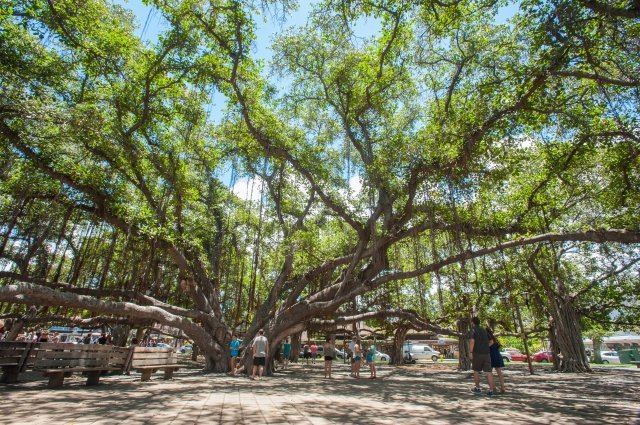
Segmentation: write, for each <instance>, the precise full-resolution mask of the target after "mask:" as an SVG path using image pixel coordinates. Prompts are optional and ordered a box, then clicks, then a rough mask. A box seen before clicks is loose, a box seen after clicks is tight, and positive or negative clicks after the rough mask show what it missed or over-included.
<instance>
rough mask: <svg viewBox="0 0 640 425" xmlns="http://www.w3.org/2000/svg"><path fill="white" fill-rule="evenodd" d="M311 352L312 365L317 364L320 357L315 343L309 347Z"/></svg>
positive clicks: (312, 342)
mask: <svg viewBox="0 0 640 425" xmlns="http://www.w3.org/2000/svg"><path fill="white" fill-rule="evenodd" d="M309 351H311V364H316V358H317V357H318V346H317V345H316V342H315V341H311V347H309Z"/></svg>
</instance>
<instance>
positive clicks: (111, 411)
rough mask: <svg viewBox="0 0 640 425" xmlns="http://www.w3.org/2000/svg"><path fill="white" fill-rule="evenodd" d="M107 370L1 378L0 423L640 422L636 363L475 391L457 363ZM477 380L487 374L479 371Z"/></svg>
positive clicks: (542, 374) (511, 378)
mask: <svg viewBox="0 0 640 425" xmlns="http://www.w3.org/2000/svg"><path fill="white" fill-rule="evenodd" d="M161 376H162V375H161V373H158V374H156V375H154V377H153V379H152V381H150V382H140V380H139V378H140V377H139V375H137V374H132V375H131V376H124V375H113V376H106V377H103V378H102V379H101V384H100V385H99V386H97V387H86V386H84V380H83V378H82V377H81V376H73V377H71V378H67V379H66V380H65V385H64V387H63V388H62V389H57V390H49V389H47V388H46V381H44V380H42V378H41V377H39V376H37V375H33V374H31V375H25V376H24V377H23V378H24V379H21V381H22V382H21V383H19V384H15V385H0V425H8V424H12V425H13V424H30V425H35V424H47V425H53V424H74V425H77V424H116V423H117V424H120V423H130V424H139V423H145V424H196V423H197V424H209V423H216V424H227V423H228V424H265V423H269V424H271V423H273V424H366V425H371V424H394V425H399V424H402V425H405V424H633V425H640V369H635V368H633V369H630V368H626V369H623V368H602V369H596V371H594V373H591V374H564V373H553V372H550V371H549V369H548V368H538V369H537V374H536V375H534V376H530V375H528V374H527V373H526V369H525V366H524V365H523V364H522V365H514V364H513V363H512V364H510V365H509V366H508V367H507V370H506V380H507V393H506V394H504V395H498V396H494V397H491V398H490V397H488V396H486V395H485V394H482V395H478V396H474V395H473V394H472V393H471V388H472V386H473V380H472V377H471V374H469V373H467V372H458V371H456V370H455V365H453V364H432V363H427V364H418V365H413V366H410V367H393V366H386V365H384V366H380V367H379V378H378V379H366V377H367V376H368V372H366V371H364V373H363V374H362V376H363V378H361V379H354V378H350V377H349V369H348V365H345V364H342V363H337V364H336V365H335V372H334V377H333V379H331V380H328V379H323V376H322V365H321V364H316V365H310V366H305V365H294V366H292V367H291V368H290V369H288V370H285V371H280V372H277V373H276V374H275V375H274V376H273V377H268V378H265V379H263V380H260V381H252V380H249V379H247V378H246V377H229V376H226V375H219V374H204V373H202V372H201V371H200V370H197V369H185V370H181V371H180V372H178V373H177V374H176V375H175V379H173V380H170V381H164V380H162V379H161ZM483 389H486V383H485V381H484V380H483Z"/></svg>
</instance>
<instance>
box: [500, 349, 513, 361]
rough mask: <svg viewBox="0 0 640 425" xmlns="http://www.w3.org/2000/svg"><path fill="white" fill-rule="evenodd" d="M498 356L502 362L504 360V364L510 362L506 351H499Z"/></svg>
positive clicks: (509, 356) (509, 355) (509, 354)
mask: <svg viewBox="0 0 640 425" xmlns="http://www.w3.org/2000/svg"><path fill="white" fill-rule="evenodd" d="M500 355H501V356H502V360H504V361H505V362H510V361H511V360H512V359H511V353H509V352H508V351H501V352H500Z"/></svg>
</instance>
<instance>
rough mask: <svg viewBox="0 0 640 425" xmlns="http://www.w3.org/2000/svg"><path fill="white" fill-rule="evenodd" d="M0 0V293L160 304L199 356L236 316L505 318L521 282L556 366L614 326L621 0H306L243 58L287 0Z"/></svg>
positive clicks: (148, 316)
mask: <svg viewBox="0 0 640 425" xmlns="http://www.w3.org/2000/svg"><path fill="white" fill-rule="evenodd" d="M2 5H3V7H2V8H1V10H2V11H1V12H0V34H1V36H0V58H1V59H2V60H0V84H1V85H0V91H1V93H2V96H1V98H0V142H1V143H0V149H1V150H2V156H1V160H0V173H1V175H2V179H1V181H0V223H1V224H0V231H1V239H0V241H1V242H0V259H1V260H0V264H2V267H0V285H1V286H0V301H3V302H5V303H6V304H4V311H3V312H2V314H3V316H4V317H12V318H18V317H20V316H21V315H22V314H23V313H24V311H25V308H26V307H25V306H29V305H37V306H40V307H41V308H40V310H39V311H38V315H39V317H41V319H42V320H43V321H46V320H60V317H65V318H67V320H71V319H72V318H73V320H76V321H77V320H85V321H91V320H92V318H93V317H95V316H96V315H98V314H103V315H106V317H105V316H99V317H98V318H96V320H98V319H99V320H102V321H105V320H106V321H109V320H111V321H113V323H116V322H120V321H121V322H127V323H129V324H131V325H135V324H136V323H140V321H154V322H158V323H161V324H165V325H170V326H173V327H176V328H179V329H181V330H182V331H183V332H185V333H186V334H187V335H188V336H189V337H190V338H192V339H193V340H194V341H195V342H196V344H197V345H198V346H199V347H200V348H201V349H202V350H203V352H204V353H205V357H206V359H207V366H208V368H210V369H214V370H225V369H226V367H227V364H226V361H225V359H226V357H227V356H226V353H227V351H228V342H229V340H230V337H231V334H232V333H233V332H236V331H237V330H238V329H240V328H241V329H243V330H244V331H246V335H247V337H246V339H245V343H246V342H248V341H249V340H250V339H251V337H252V336H253V335H254V334H255V332H256V331H257V330H258V329H259V328H265V329H266V330H267V335H268V336H269V338H270V342H271V344H273V345H274V346H275V344H277V343H278V342H279V341H280V340H282V339H283V338H284V337H285V336H287V335H291V334H294V333H296V332H300V331H302V330H303V329H307V328H313V327H314V326H317V327H323V326H324V327H326V326H335V325H336V323H349V322H353V321H357V320H359V319H362V318H368V319H370V320H374V319H376V318H377V320H381V321H382V323H389V321H388V319H389V318H391V317H394V318H396V321H394V322H393V323H397V320H404V321H406V323H408V324H410V325H411V326H415V327H420V328H424V329H431V330H434V331H437V332H442V333H449V334H454V335H460V334H461V333H462V332H463V331H464V329H465V326H466V325H464V324H463V323H466V320H467V319H468V318H469V317H470V316H471V315H473V314H482V315H485V316H488V315H490V316H492V317H493V318H494V320H497V323H498V324H499V325H500V326H501V328H502V330H503V331H504V332H505V333H508V332H514V333H517V332H519V331H518V330H517V329H515V327H512V326H511V323H512V321H511V320H510V311H509V310H510V309H511V308H512V306H513V303H519V302H522V296H523V294H524V293H525V292H526V293H527V294H531V296H532V305H531V309H530V311H529V313H527V314H528V316H527V317H529V319H527V327H528V328H529V330H530V331H531V332H534V331H536V330H540V329H549V328H551V329H552V335H551V337H552V339H553V340H554V341H555V344H556V346H557V350H559V351H560V352H562V353H563V354H564V357H565V358H566V360H564V364H563V365H562V367H563V368H564V369H567V370H588V365H587V364H586V363H585V361H584V359H581V357H583V356H582V354H581V353H580V352H579V351H580V346H581V340H580V341H579V342H576V340H578V339H579V337H580V332H581V329H582V327H587V328H588V327H589V326H596V325H597V326H606V327H607V328H608V329H622V328H630V327H631V328H633V327H636V328H637V327H638V324H639V323H640V320H639V319H640V317H639V313H640V307H639V305H638V299H637V294H638V293H640V288H639V287H638V267H637V262H638V260H639V259H640V257H639V256H638V250H637V245H636V244H637V243H638V242H640V223H639V219H640V214H639V213H640V211H638V209H639V203H640V197H639V194H640V193H639V188H640V173H639V170H640V167H639V165H640V164H639V161H640V160H639V154H640V130H639V129H640V126H639V118H640V117H639V115H638V111H639V110H640V102H639V101H640V91H639V87H640V80H638V75H640V42H639V41H640V38H639V36H640V12H639V11H640V7H639V6H638V4H637V2H633V1H623V0H618V1H609V2H600V1H569V0H552V1H543V0H522V1H518V2H509V1H495V0H460V1H452V2H442V1H422V2H406V1H394V0H357V1H356V0H341V1H338V0H322V1H317V2H314V3H313V6H312V8H311V9H312V10H311V13H310V15H309V17H308V20H307V22H306V24H305V25H303V26H288V27H286V28H284V29H283V30H282V31H281V32H280V33H279V34H278V36H277V37H276V38H275V39H274V40H273V43H272V46H271V48H272V50H273V57H272V60H271V63H269V64H265V63H264V62H263V61H261V60H259V59H257V58H256V54H255V43H256V40H258V38H259V37H260V36H261V34H260V31H258V30H257V28H258V26H259V25H258V24H259V22H260V20H261V19H273V20H275V19H276V18H277V17H283V18H285V19H286V17H287V15H288V14H289V13H290V11H291V10H292V9H294V8H295V7H296V5H295V3H294V2H290V1H275V0H274V1H262V2H238V1H222V0H211V1H208V2H201V1H197V0H162V1H152V2H150V5H152V6H153V7H154V9H155V10H157V12H158V13H160V14H161V15H162V16H163V19H165V20H166V22H167V28H166V30H165V31H164V32H162V33H160V35H159V36H158V38H157V40H155V41H154V42H143V41H142V40H141V39H140V37H139V36H137V35H136V30H135V25H134V16H133V14H132V13H131V12H129V11H127V10H126V9H124V8H123V6H120V5H117V4H112V3H110V2H106V1H103V0H83V1H79V0H47V1H42V0H33V1H29V0H20V1H17V0H11V1H9V0H2ZM505 8H509V10H513V12H514V13H513V16H511V17H510V18H509V19H508V20H504V19H499V17H500V16H502V15H501V13H504V10H505ZM269 13H271V15H269ZM276 14H277V17H276V16H275V15H276ZM265 16H266V18H264V17H265ZM363 22H366V23H368V25H374V26H375V27H376V28H377V31H375V33H374V34H373V35H369V36H364V37H363V36H362V33H361V29H362V25H363ZM214 94H215V95H217V96H221V97H223V98H224V99H225V101H226V105H225V106H224V110H223V111H218V115H219V116H221V117H222V118H221V119H220V120H214V119H212V114H211V108H212V107H215V106H214V105H212V101H211V99H212V96H213V95H214ZM241 181H242V182H246V186H247V188H249V186H251V188H250V190H249V191H248V192H250V193H251V194H252V195H251V196H249V197H248V199H245V198H243V197H240V196H238V195H237V194H236V192H235V191H234V188H235V187H237V185H238V184H239V182H241ZM501 299H502V300H504V299H507V300H510V301H509V303H507V304H505V303H501V302H500V300H501ZM550 323H551V324H552V326H551V327H550V326H549V324H550ZM522 332H524V329H522ZM576 344H577V345H576Z"/></svg>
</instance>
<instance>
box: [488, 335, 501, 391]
mask: <svg viewBox="0 0 640 425" xmlns="http://www.w3.org/2000/svg"><path fill="white" fill-rule="evenodd" d="M487 335H488V337H489V357H491V367H492V368H493V369H495V370H496V374H497V375H498V383H499V384H500V394H504V392H505V391H504V374H503V373H502V369H504V359H503V358H502V355H501V354H500V342H499V341H498V338H496V336H495V334H494V333H493V330H492V329H491V328H487Z"/></svg>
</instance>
